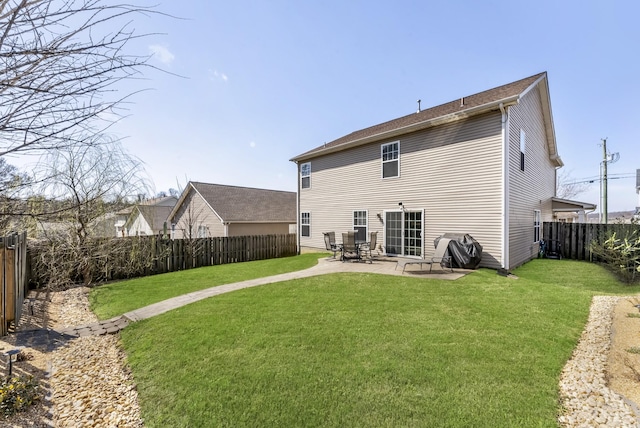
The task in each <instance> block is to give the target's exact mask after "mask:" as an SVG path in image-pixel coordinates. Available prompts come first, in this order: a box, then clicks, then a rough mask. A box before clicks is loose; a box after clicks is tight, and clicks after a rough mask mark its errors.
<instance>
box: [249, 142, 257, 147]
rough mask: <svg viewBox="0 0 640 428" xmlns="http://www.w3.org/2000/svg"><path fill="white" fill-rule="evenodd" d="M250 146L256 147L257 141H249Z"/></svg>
mask: <svg viewBox="0 0 640 428" xmlns="http://www.w3.org/2000/svg"><path fill="white" fill-rule="evenodd" d="M249 147H251V148H252V149H255V148H256V143H255V141H252V142H250V143H249Z"/></svg>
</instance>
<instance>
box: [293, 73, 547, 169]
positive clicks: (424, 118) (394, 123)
mask: <svg viewBox="0 0 640 428" xmlns="http://www.w3.org/2000/svg"><path fill="white" fill-rule="evenodd" d="M543 76H546V72H543V73H539V74H536V75H534V76H531V77H527V78H525V79H521V80H518V81H516V82H512V83H509V84H507V85H503V86H498V87H497V88H493V89H489V90H486V91H483V92H479V93H477V94H474V95H470V96H466V97H462V98H458V99H456V100H454V101H450V102H448V103H445V104H441V105H439V106H435V107H431V108H428V109H425V110H422V111H420V112H417V113H412V114H409V115H407V116H403V117H400V118H397V119H393V120H390V121H388V122H384V123H380V124H378V125H374V126H371V127H368V128H364V129H361V130H359V131H355V132H352V133H350V134H348V135H345V136H344V137H340V138H338V139H337V140H333V141H331V142H330V143H326V144H323V145H322V146H319V147H316V148H315V149H313V150H310V151H308V152H305V153H303V154H301V155H299V156H296V157H295V158H293V159H292V160H298V159H299V158H306V157H309V156H310V155H314V154H316V152H322V151H324V150H326V149H332V148H338V146H341V145H345V146H346V145H348V144H349V143H354V142H356V141H358V140H363V139H368V138H372V137H375V136H376V135H380V136H381V138H384V136H385V134H386V133H389V132H391V131H395V130H400V129H403V128H408V127H411V126H413V125H418V124H420V123H423V122H429V121H432V120H434V119H438V118H442V117H445V116H448V115H451V114H456V113H464V112H466V111H471V110H473V109H475V108H478V107H481V106H484V105H488V104H494V103H497V102H499V101H501V100H505V99H508V98H512V97H516V96H518V95H519V94H521V93H522V92H524V91H525V90H526V89H527V88H528V87H529V86H531V85H532V84H533V83H534V82H536V81H537V80H538V79H540V78H541V77H543Z"/></svg>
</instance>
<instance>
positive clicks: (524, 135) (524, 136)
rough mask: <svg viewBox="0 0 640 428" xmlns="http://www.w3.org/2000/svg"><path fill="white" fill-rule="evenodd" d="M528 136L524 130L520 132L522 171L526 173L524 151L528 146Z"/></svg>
mask: <svg viewBox="0 0 640 428" xmlns="http://www.w3.org/2000/svg"><path fill="white" fill-rule="evenodd" d="M526 137H527V136H526V134H525V133H524V130H522V129H521V130H520V171H524V150H525V146H526V140H527V138H526Z"/></svg>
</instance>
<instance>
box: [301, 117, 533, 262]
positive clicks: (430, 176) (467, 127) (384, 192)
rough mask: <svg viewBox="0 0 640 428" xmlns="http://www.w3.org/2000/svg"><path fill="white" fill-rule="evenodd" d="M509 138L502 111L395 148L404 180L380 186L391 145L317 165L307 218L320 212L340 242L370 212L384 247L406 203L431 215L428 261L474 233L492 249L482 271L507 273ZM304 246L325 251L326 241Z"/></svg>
mask: <svg viewBox="0 0 640 428" xmlns="http://www.w3.org/2000/svg"><path fill="white" fill-rule="evenodd" d="M501 131H502V128H501V115H500V112H499V111H496V112H491V113H487V114H483V115H479V116H476V117H473V118H468V119H462V120H459V121H456V122H452V123H448V124H444V125H440V126H437V127H433V128H429V129H426V130H423V131H418V132H414V133H411V134H407V135H403V136H402V137H400V139H398V138H397V137H396V138H394V139H392V140H391V141H389V142H392V143H393V142H398V143H399V147H401V148H402V152H401V160H402V174H401V177H399V178H397V179H393V180H380V168H381V166H380V163H381V148H380V147H381V144H385V143H386V142H385V141H381V142H377V143H371V144H367V145H363V146H361V147H357V148H352V149H349V150H344V151H341V152H338V153H332V154H328V155H325V156H321V157H317V158H314V159H313V189H311V190H310V191H305V192H302V193H301V194H300V207H301V210H304V211H312V212H313V216H314V217H313V222H314V223H313V226H314V229H315V230H318V231H323V232H329V231H334V232H336V236H340V234H341V233H342V232H346V231H349V230H353V211H354V210H365V209H366V210H367V211H368V212H369V213H371V218H370V219H369V224H368V232H378V242H379V243H382V245H384V221H383V220H384V213H385V211H389V210H397V209H398V203H399V202H402V203H403V206H404V207H405V209H407V210H409V211H416V210H423V213H424V215H423V221H424V230H423V236H422V239H423V245H424V252H423V254H424V255H425V256H429V255H431V254H433V252H434V250H435V247H434V245H433V242H434V240H435V239H436V238H437V237H438V236H440V235H442V234H443V233H447V232H448V233H468V234H470V235H471V236H473V237H474V238H475V239H476V240H478V242H479V243H480V244H481V245H482V246H483V248H484V253H483V260H482V265H483V266H489V267H500V260H501V258H502V254H501V231H502V221H501V218H502V215H501V213H502V186H501V176H502V158H501V153H502V147H501ZM354 202H356V203H357V205H356V206H354V205H355V204H354ZM530 224H531V211H529V225H530ZM529 230H530V229H529ZM529 236H530V235H529ZM301 245H302V246H303V247H305V246H309V247H314V248H324V241H323V237H322V235H321V234H319V236H313V237H312V238H311V239H308V240H307V239H305V240H302V241H301Z"/></svg>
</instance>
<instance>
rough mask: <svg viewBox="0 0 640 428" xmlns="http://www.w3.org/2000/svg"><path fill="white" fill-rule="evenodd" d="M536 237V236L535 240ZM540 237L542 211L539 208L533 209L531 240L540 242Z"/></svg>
mask: <svg viewBox="0 0 640 428" xmlns="http://www.w3.org/2000/svg"><path fill="white" fill-rule="evenodd" d="M536 238H538V239H537V240H536ZM541 239H542V213H541V212H540V210H533V242H534V243H537V242H540V240H541Z"/></svg>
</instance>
